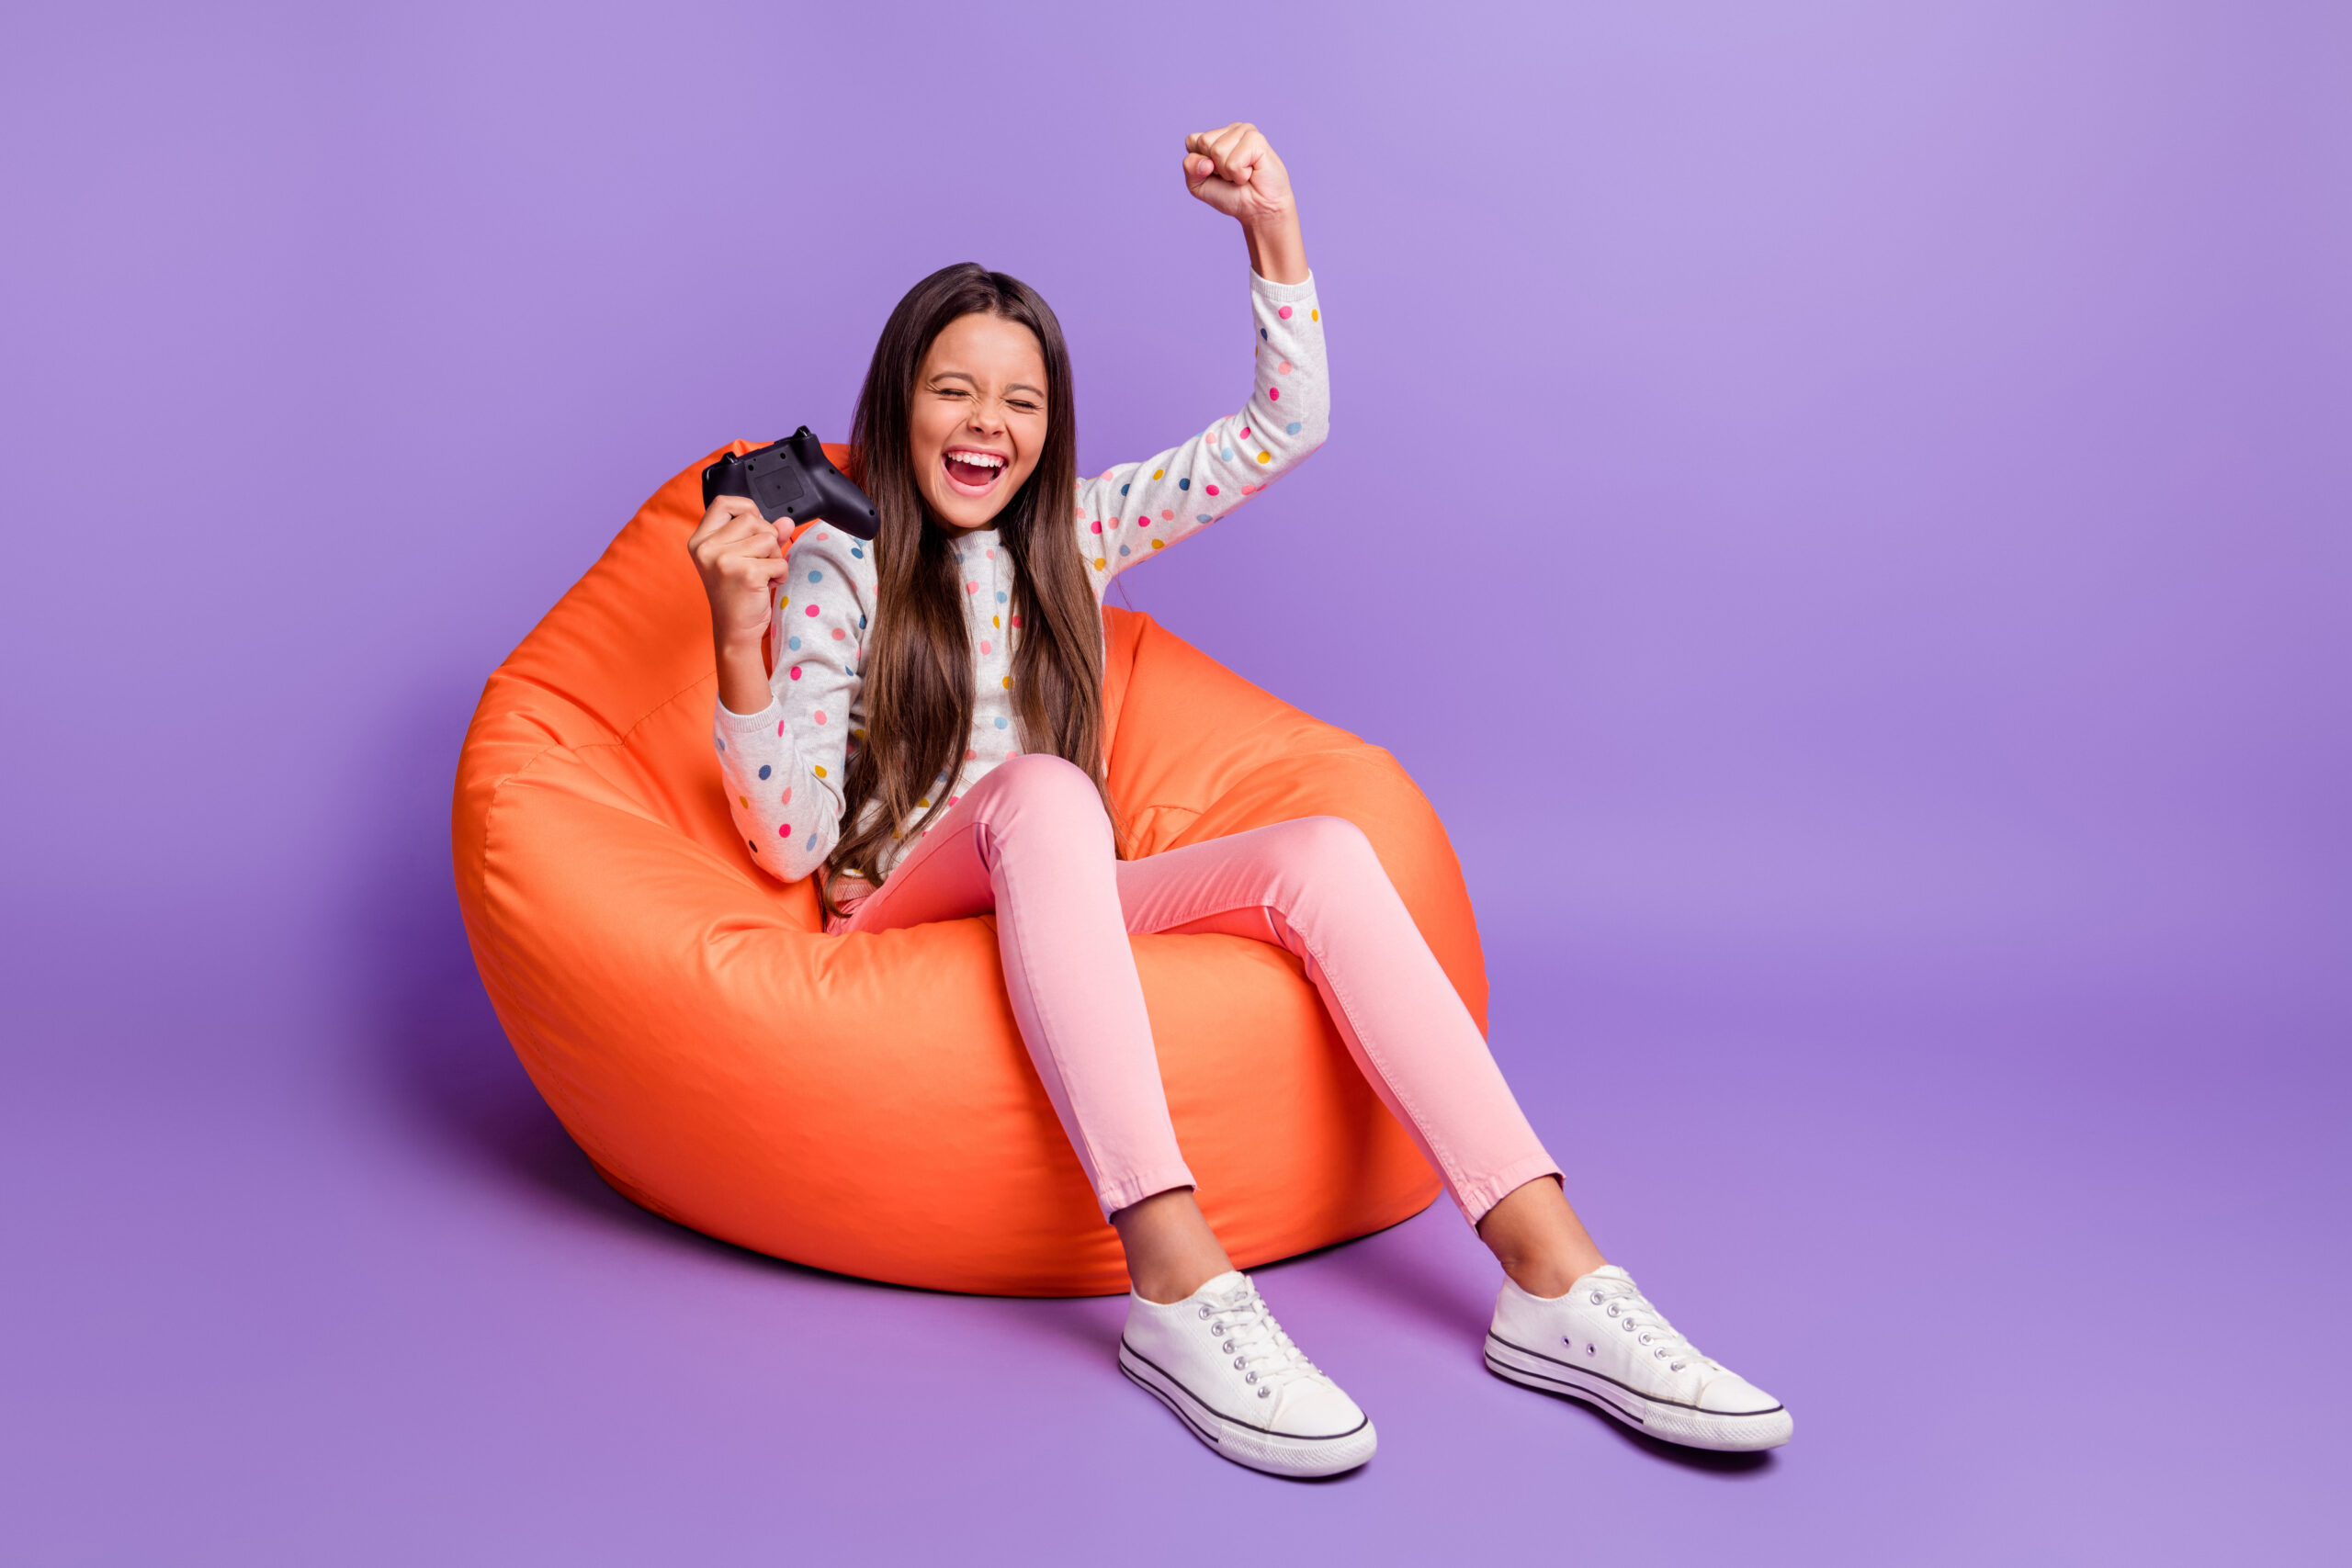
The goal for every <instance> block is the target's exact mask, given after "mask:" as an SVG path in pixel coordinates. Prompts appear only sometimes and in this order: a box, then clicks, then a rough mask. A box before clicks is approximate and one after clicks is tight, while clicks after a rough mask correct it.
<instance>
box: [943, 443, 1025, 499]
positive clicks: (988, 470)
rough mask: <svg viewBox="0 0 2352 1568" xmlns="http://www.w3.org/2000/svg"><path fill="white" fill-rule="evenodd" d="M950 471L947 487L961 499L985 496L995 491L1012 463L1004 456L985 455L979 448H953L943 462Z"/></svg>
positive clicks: (994, 453)
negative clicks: (962, 497) (965, 496)
mask: <svg viewBox="0 0 2352 1568" xmlns="http://www.w3.org/2000/svg"><path fill="white" fill-rule="evenodd" d="M940 462H941V465H942V466H943V467H944V468H946V470H947V483H948V486H949V488H950V489H952V490H954V491H956V494H958V495H986V494H988V492H989V491H991V490H993V489H995V488H996V481H997V479H998V478H999V477H1000V476H1001V475H1002V474H1003V472H1004V470H1005V468H1006V467H1007V466H1008V465H1009V464H1010V463H1011V462H1012V459H1011V458H1009V457H1006V456H1005V455H1004V454H1003V453H1001V452H984V451H982V450H980V448H978V447H977V446H951V447H949V448H948V449H947V451H946V454H945V455H944V457H941V459H940Z"/></svg>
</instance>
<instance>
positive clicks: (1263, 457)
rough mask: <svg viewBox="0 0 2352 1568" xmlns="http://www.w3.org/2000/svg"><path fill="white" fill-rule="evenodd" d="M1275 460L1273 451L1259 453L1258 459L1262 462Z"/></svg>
mask: <svg viewBox="0 0 2352 1568" xmlns="http://www.w3.org/2000/svg"><path fill="white" fill-rule="evenodd" d="M1273 460H1274V455H1273V454H1272V452H1261V453H1259V454H1258V461H1260V462H1261V463H1271V462H1272V461H1273Z"/></svg>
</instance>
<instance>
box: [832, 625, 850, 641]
mask: <svg viewBox="0 0 2352 1568" xmlns="http://www.w3.org/2000/svg"><path fill="white" fill-rule="evenodd" d="M833 640H834V641H835V642H846V641H848V640H849V628H848V627H847V626H835V627H834V628H833Z"/></svg>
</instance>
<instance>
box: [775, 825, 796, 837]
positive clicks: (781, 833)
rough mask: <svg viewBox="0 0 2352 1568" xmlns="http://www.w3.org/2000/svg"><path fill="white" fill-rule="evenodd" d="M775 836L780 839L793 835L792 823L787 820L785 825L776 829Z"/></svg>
mask: <svg viewBox="0 0 2352 1568" xmlns="http://www.w3.org/2000/svg"><path fill="white" fill-rule="evenodd" d="M775 836H776V837H777V838H779V839H789V838H790V837H792V824H791V823H789V822H786V824H785V825H784V826H783V827H781V828H778V829H776V830H775Z"/></svg>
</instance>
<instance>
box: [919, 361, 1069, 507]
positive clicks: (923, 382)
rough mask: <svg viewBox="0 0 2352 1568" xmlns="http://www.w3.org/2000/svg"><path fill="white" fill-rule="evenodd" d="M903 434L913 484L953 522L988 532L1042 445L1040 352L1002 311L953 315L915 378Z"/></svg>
mask: <svg viewBox="0 0 2352 1568" xmlns="http://www.w3.org/2000/svg"><path fill="white" fill-rule="evenodd" d="M908 435H909V438H910V441H911V443H912V445H913V446H914V451H913V452H912V454H911V457H913V459H914V466H915V483H916V484H917V485H919V486H921V487H922V498H923V500H924V501H926V502H929V503H930V505H931V512H932V515H933V516H934V517H936V518H938V519H939V521H940V522H941V523H943V524H944V525H947V526H948V527H950V528H954V529H956V530H957V531H959V532H960V531H962V530H964V529H967V528H985V527H987V526H988V525H989V523H991V522H993V521H994V520H995V518H996V514H997V513H1000V512H1001V511H1003V510H1004V503H1005V502H1008V501H1011V500H1012V498H1013V497H1014V496H1015V495H1018V494H1019V493H1020V491H1021V487H1022V486H1023V485H1024V484H1026V483H1028V482H1029V476H1030V474H1031V473H1032V472H1034V471H1035V468H1036V467H1037V458H1038V456H1039V454H1041V453H1042V452H1044V451H1045V449H1046V356H1045V355H1044V354H1043V353H1042V352H1041V351H1040V350H1039V348H1038V346H1037V339H1036V337H1035V334H1033V333H1031V332H1030V331H1029V329H1028V328H1027V327H1024V326H1023V325H1022V324H1021V323H1020V322H1018V321H1006V320H1005V319H1004V318H1003V317H1001V316H989V315H971V316H958V317H957V318H956V320H954V321H950V322H948V323H947V326H946V329H945V330H944V331H943V332H942V333H940V334H939V335H938V336H937V337H936V338H934V339H933V340H932V344H931V352H930V353H928V354H926V355H923V358H922V369H921V370H920V371H918V372H917V373H916V376H915V397H914V407H913V410H912V412H911V417H910V421H909V430H908Z"/></svg>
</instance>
